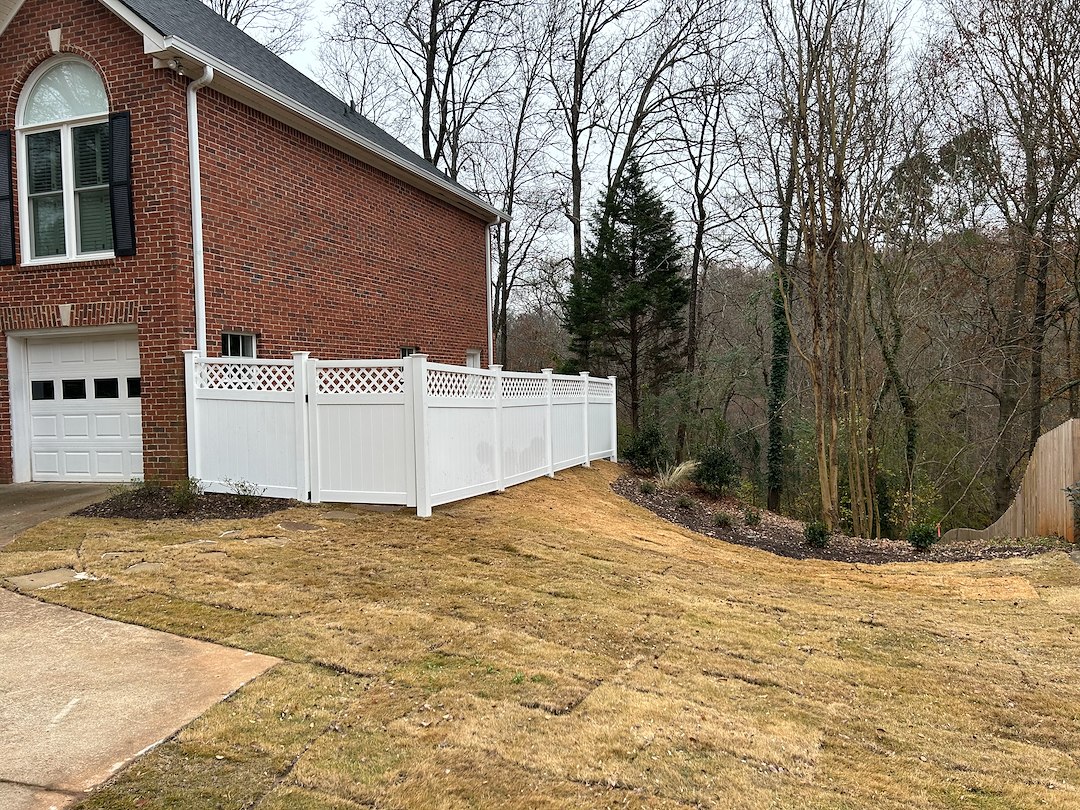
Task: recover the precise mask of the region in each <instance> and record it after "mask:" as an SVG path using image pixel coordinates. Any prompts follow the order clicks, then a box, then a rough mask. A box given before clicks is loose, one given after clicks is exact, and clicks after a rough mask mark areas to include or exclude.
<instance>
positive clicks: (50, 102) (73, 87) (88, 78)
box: [22, 59, 109, 125]
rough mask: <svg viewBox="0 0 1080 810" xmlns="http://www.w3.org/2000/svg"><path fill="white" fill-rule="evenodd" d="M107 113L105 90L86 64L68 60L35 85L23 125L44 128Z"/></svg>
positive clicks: (28, 100) (27, 105) (107, 104)
mask: <svg viewBox="0 0 1080 810" xmlns="http://www.w3.org/2000/svg"><path fill="white" fill-rule="evenodd" d="M108 111H109V101H108V99H107V98H106V96H105V87H104V85H102V83H101V77H100V76H98V74H97V71H96V70H94V69H93V68H92V67H90V65H88V64H87V63H85V62H80V61H77V60H74V59H68V60H65V61H63V62H59V63H58V64H57V65H56V66H55V67H53V68H51V69H50V70H48V71H47V72H46V73H45V74H44V75H42V76H41V78H39V79H38V80H37V81H36V82H35V83H34V88H33V90H31V91H30V97H29V98H28V99H27V102H26V109H25V110H23V121H22V122H23V124H25V125H33V124H46V123H49V122H50V121H63V120H65V119H68V118H78V117H80V116H83V115H98V114H100V115H104V114H105V113H107V112H108Z"/></svg>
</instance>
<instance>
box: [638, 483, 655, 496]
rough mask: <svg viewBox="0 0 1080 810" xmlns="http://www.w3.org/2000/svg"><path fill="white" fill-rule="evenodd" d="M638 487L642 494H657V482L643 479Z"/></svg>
mask: <svg viewBox="0 0 1080 810" xmlns="http://www.w3.org/2000/svg"><path fill="white" fill-rule="evenodd" d="M638 489H639V490H640V491H641V494H642V495H655V494H656V484H654V483H653V482H652V481H642V482H641V483H640V484H638Z"/></svg>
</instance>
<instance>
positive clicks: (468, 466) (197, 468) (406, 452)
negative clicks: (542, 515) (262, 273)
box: [185, 352, 616, 516]
mask: <svg viewBox="0 0 1080 810" xmlns="http://www.w3.org/2000/svg"><path fill="white" fill-rule="evenodd" d="M185 368H186V373H187V418H188V421H187V424H188V466H189V471H190V474H191V475H192V476H194V477H197V478H199V479H200V480H202V481H203V483H204V485H205V486H206V488H207V489H209V490H210V491H223V492H227V491H234V490H236V489H237V485H245V486H247V485H250V486H253V487H255V488H258V489H261V490H262V494H265V495H268V496H274V497H285V498H296V499H298V500H304V501H314V502H318V501H340V502H353V503H394V504H397V503H400V504H407V505H409V506H416V511H417V514H418V515H422V516H427V515H430V514H431V507H432V506H436V505H439V504H443V503H449V502H451V501H456V500H461V499H462V498H468V497H471V496H473V495H479V494H482V493H485V492H494V491H497V490H502V489H505V488H506V487H508V486H512V485H514V484H518V483H521V482H523V481H528V480H530V479H533V478H538V477H540V476H541V475H554V473H555V471H556V470H561V469H565V468H567V467H570V466H573V465H576V464H584V465H586V466H588V465H589V463H590V461H591V460H592V459H597V458H611V459H615V456H616V434H615V380H614V378H608V379H598V378H591V377H589V376H588V375H587V374H582V375H577V376H567V375H556V374H552V373H551V370H550V369H545V370H544V372H543V373H542V374H524V373H519V372H504V371H503V370H502V369H501V368H500V367H499V366H492V367H491V369H489V370H483V369H475V368H465V367H462V366H448V365H440V364H434V363H432V364H429V363H428V362H427V358H426V357H424V356H423V355H413V356H412V357H409V358H406V359H405V360H401V361H377V360H336V361H320V360H313V359H311V358H310V357H309V356H308V355H307V353H306V352H296V353H294V354H293V358H292V360H291V361H286V360H243V359H237V358H215V359H206V358H202V357H200V356H199V355H198V353H197V352H187V353H186V357H185Z"/></svg>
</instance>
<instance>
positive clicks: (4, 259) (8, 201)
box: [0, 129, 15, 265]
mask: <svg viewBox="0 0 1080 810" xmlns="http://www.w3.org/2000/svg"><path fill="white" fill-rule="evenodd" d="M6 264H15V202H14V200H13V199H12V186H11V130H10V129H5V130H0V265H6Z"/></svg>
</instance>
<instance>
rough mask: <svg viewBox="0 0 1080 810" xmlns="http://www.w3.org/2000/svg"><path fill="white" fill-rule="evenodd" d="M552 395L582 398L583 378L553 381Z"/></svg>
mask: <svg viewBox="0 0 1080 810" xmlns="http://www.w3.org/2000/svg"><path fill="white" fill-rule="evenodd" d="M552 386H553V388H552V392H551V393H552V394H553V395H554V396H556V397H580V396H581V392H582V387H581V378H580V377H578V378H577V379H573V380H560V379H558V378H556V379H554V380H553V381H552Z"/></svg>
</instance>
